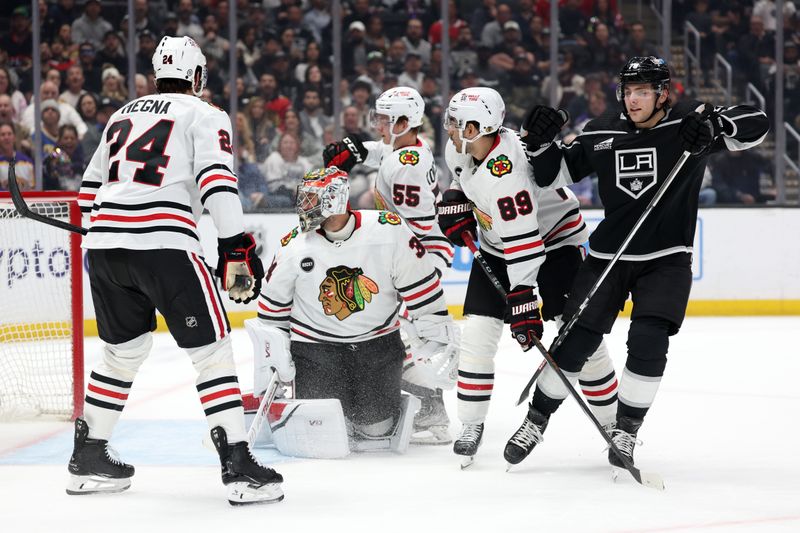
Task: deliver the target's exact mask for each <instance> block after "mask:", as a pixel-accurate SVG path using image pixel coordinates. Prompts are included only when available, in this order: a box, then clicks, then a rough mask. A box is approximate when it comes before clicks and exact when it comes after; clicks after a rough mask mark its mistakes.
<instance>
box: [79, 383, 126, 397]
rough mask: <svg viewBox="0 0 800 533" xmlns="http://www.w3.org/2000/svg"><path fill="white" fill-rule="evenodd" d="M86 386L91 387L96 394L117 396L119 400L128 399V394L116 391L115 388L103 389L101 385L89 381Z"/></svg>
mask: <svg viewBox="0 0 800 533" xmlns="http://www.w3.org/2000/svg"><path fill="white" fill-rule="evenodd" d="M86 388H87V389H89V390H90V391H91V392H94V393H96V394H102V395H103V396H108V397H109V398H116V399H117V400H127V399H128V395H127V394H122V393H121V392H114V391H113V390H108V389H101V388H100V387H98V386H96V385H92V384H91V383H89V385H88V386H87V387H86Z"/></svg>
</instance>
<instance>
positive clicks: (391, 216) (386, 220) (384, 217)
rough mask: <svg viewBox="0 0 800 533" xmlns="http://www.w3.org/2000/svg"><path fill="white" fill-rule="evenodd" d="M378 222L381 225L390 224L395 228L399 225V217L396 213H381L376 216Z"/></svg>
mask: <svg viewBox="0 0 800 533" xmlns="http://www.w3.org/2000/svg"><path fill="white" fill-rule="evenodd" d="M378 222H380V223H381V224H391V225H392V226H397V225H399V224H400V222H401V220H400V215H398V214H397V213H392V212H391V211H381V213H380V214H379V215H378Z"/></svg>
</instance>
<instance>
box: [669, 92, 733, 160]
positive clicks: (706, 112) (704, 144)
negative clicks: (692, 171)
mask: <svg viewBox="0 0 800 533" xmlns="http://www.w3.org/2000/svg"><path fill="white" fill-rule="evenodd" d="M731 130H732V126H731V124H730V123H729V122H728V121H727V120H726V119H725V118H723V117H722V115H720V114H719V113H715V112H714V108H713V106H711V105H708V104H705V105H704V106H700V107H698V108H697V110H695V111H692V112H691V113H689V114H688V115H686V116H685V117H683V120H681V125H680V128H678V135H679V136H680V138H681V146H682V147H683V149H684V150H685V151H687V152H689V153H691V154H694V155H697V154H701V153H703V152H704V151H706V149H707V148H708V147H709V146H710V145H711V143H713V142H714V140H715V139H716V138H717V137H719V136H720V135H725V134H730V133H731Z"/></svg>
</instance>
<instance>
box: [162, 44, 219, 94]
mask: <svg viewBox="0 0 800 533" xmlns="http://www.w3.org/2000/svg"><path fill="white" fill-rule="evenodd" d="M197 69H200V88H199V89H198V88H197V87H196V86H195V84H194V77H195V72H196V71H197ZM153 71H154V72H155V76H156V80H162V79H167V78H171V79H176V80H186V81H188V82H189V83H191V84H192V92H193V93H194V95H195V96H200V95H201V94H202V93H203V89H205V87H206V79H207V78H208V70H207V69H206V56H204V55H203V52H202V50H200V47H199V46H197V43H196V42H195V41H194V39H192V38H191V37H164V38H163V39H161V42H160V43H158V47H156V51H155V53H154V54H153Z"/></svg>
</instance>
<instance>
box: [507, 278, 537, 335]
mask: <svg viewBox="0 0 800 533" xmlns="http://www.w3.org/2000/svg"><path fill="white" fill-rule="evenodd" d="M506 316H507V317H508V321H509V324H510V325H511V334H512V335H513V336H514V339H516V341H517V342H518V343H519V345H520V346H522V349H523V350H525V351H527V350H529V349H530V348H531V347H532V346H533V345H534V340H533V339H534V337H535V338H537V339H541V338H542V334H543V333H544V327H543V325H542V315H541V314H539V302H538V300H537V298H536V292H535V291H534V290H533V287H529V286H527V285H519V286H517V287H516V288H515V289H514V290H513V291H511V292H510V293H508V298H507V299H506Z"/></svg>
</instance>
